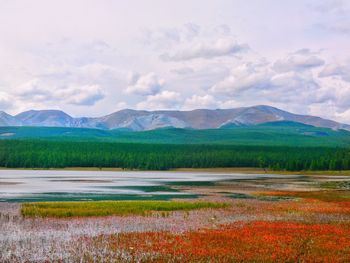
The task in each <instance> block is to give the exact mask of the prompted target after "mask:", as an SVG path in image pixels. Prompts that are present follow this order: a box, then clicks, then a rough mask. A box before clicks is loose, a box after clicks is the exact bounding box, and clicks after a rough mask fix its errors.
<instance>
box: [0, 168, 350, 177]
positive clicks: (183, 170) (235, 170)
mask: <svg viewBox="0 0 350 263" xmlns="http://www.w3.org/2000/svg"><path fill="white" fill-rule="evenodd" d="M6 170H19V171H21V170H23V171H28V170H31V171H102V172H174V173H186V172H188V173H196V172H197V173H199V172H205V173H228V174H239V173H243V174H265V173H266V174H283V175H309V176H312V175H314V176H317V175H329V176H350V170H343V171H330V170H324V171H284V170H279V171H277V170H269V169H262V168H250V167H248V168H244V167H237V168H236V167H226V168H225V167H221V168H177V169H170V170H136V169H122V168H96V167H68V168H49V169H47V168H6V167H0V171H6Z"/></svg>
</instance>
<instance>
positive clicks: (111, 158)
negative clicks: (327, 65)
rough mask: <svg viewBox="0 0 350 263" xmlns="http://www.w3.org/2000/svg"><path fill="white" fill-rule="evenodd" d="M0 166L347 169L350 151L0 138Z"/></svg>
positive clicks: (160, 168)
mask: <svg viewBox="0 0 350 263" xmlns="http://www.w3.org/2000/svg"><path fill="white" fill-rule="evenodd" d="M0 166H1V167H8V168H67V167H100V168H103V167H106V168H107V167H108V168H111V167H115V168H124V169H140V170H168V169H174V168H215V167H260V168H269V169H274V170H288V171H300V170H350V150H349V149H344V148H331V147H286V146H235V145H178V144H141V143H139V144H136V143H111V142H72V141H70V142H64V141H63V142H62V141H41V140H0Z"/></svg>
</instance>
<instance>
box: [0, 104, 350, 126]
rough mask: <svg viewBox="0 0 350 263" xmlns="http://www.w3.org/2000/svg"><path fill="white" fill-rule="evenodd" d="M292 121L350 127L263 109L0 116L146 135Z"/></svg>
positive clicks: (16, 122) (17, 122)
mask: <svg viewBox="0 0 350 263" xmlns="http://www.w3.org/2000/svg"><path fill="white" fill-rule="evenodd" d="M278 121H292V122H299V123H303V124H307V125H312V126H315V127H323V128H331V129H334V130H338V129H345V130H350V125H348V124H342V123H339V122H335V121H332V120H327V119H323V118H320V117H316V116H309V115H298V114H293V113H290V112H287V111H283V110H280V109H278V108H274V107H271V106H266V105H259V106H252V107H241V108H234V109H215V110H210V109H197V110H192V111H170V110H169V111H168V110H164V111H139V110H131V109H126V110H121V111H117V112H115V113H112V114H109V115H106V116H103V117H99V118H88V117H83V118H73V117H71V116H70V115H68V114H67V113H65V112H63V111H59V110H39V111H35V110H31V111H26V112H22V113H20V114H18V115H16V116H11V115H9V114H7V113H5V112H0V126H2V127H6V126H29V127H69V128H95V129H102V130H113V129H127V130H132V131H147V130H155V129H159V128H166V127H173V128H192V129H217V128H230V127H231V128H232V127H235V126H251V125H258V124H262V123H270V122H278Z"/></svg>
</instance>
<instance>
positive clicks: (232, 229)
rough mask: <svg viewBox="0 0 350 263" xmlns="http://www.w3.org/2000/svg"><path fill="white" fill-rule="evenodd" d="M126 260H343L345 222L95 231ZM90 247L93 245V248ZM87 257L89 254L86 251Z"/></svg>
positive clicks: (348, 253)
mask: <svg viewBox="0 0 350 263" xmlns="http://www.w3.org/2000/svg"><path fill="white" fill-rule="evenodd" d="M102 243H103V244H106V243H107V244H109V248H108V249H110V250H112V251H117V250H119V251H120V250H122V251H124V252H125V253H129V254H130V256H131V258H130V261H138V260H141V261H146V262H147V261H152V262H164V261H170V262H172V261H173V262H174V261H175V262H349V261H350V225H349V224H302V223H291V222H266V221H255V222H250V223H245V222H236V223H232V224H229V225H225V226H221V227H219V228H218V229H203V230H199V231H193V232H186V233H184V234H177V235H175V234H174V235H173V234H170V233H165V232H158V233H156V232H154V233H126V234H119V235H108V236H99V237H97V238H94V239H92V240H91V243H90V245H92V246H99V245H100V244H102ZM94 249H96V247H95V248H94ZM85 259H86V260H87V261H89V259H90V260H92V258H89V257H86V258H85Z"/></svg>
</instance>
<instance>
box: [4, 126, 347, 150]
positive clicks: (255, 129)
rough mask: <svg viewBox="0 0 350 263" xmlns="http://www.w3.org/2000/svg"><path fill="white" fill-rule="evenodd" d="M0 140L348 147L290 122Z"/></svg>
mask: <svg viewBox="0 0 350 263" xmlns="http://www.w3.org/2000/svg"><path fill="white" fill-rule="evenodd" d="M0 138H1V139H45V140H55V141H56V140H58V141H106V142H133V143H163V144H226V145H227V144H230V145H270V146H277V145H280V146H329V147H347V146H350V132H348V131H343V130H339V131H334V130H331V129H326V128H317V127H313V126H309V125H304V124H300V123H293V122H275V123H265V124H262V125H256V126H243V127H242V126H238V127H231V128H226V129H210V130H192V129H173V128H167V129H158V130H152V131H142V132H131V131H127V130H112V131H105V130H98V129H81V128H47V127H46V128H44V127H0Z"/></svg>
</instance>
